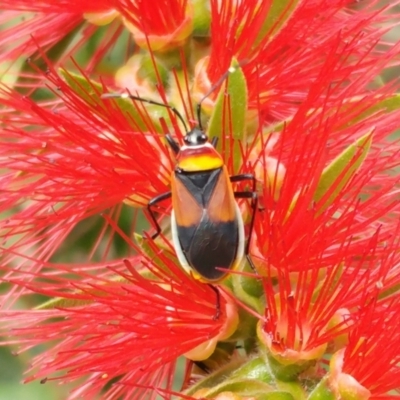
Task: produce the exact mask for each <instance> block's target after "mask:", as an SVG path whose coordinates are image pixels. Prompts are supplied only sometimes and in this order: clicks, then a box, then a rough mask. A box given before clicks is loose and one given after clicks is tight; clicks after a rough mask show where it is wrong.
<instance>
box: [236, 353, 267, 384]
mask: <svg viewBox="0 0 400 400" xmlns="http://www.w3.org/2000/svg"><path fill="white" fill-rule="evenodd" d="M229 379H255V380H257V381H260V382H265V383H269V384H273V383H274V382H275V378H274V376H273V375H272V374H271V370H270V369H269V367H268V365H267V364H266V363H265V362H264V360H263V359H262V358H261V357H257V358H253V359H252V360H250V361H248V362H247V363H246V364H243V365H242V366H241V367H240V368H238V369H237V370H236V371H235V372H234V373H233V374H232V375H231V376H230V377H229Z"/></svg>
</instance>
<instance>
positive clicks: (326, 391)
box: [307, 377, 337, 400]
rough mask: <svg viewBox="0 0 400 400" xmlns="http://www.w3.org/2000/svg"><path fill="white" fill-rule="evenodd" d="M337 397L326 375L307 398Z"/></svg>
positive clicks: (331, 399) (326, 399) (331, 398)
mask: <svg viewBox="0 0 400 400" xmlns="http://www.w3.org/2000/svg"><path fill="white" fill-rule="evenodd" d="M336 398H337V397H336V396H335V395H334V394H333V393H332V391H331V389H330V388H329V381H328V379H327V378H326V377H324V378H323V379H322V380H321V381H320V382H319V383H318V385H317V386H315V388H314V389H313V390H312V391H311V393H310V394H309V396H308V397H307V400H335V399H336Z"/></svg>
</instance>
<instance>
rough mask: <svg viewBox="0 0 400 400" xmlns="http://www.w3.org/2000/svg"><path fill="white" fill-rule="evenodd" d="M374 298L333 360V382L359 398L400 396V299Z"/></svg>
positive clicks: (338, 390)
mask: <svg viewBox="0 0 400 400" xmlns="http://www.w3.org/2000/svg"><path fill="white" fill-rule="evenodd" d="M370 300H371V301H370V303H369V304H367V305H366V306H365V309H363V310H361V313H360V314H361V315H360V317H359V320H358V321H357V327H356V328H355V329H353V330H352V331H351V332H350V334H349V342H348V344H347V346H346V347H345V348H344V349H342V350H340V351H339V352H338V353H337V354H335V355H334V356H333V358H332V360H331V363H330V364H331V374H330V375H331V376H330V379H329V385H330V387H331V388H332V391H333V392H334V393H336V394H338V395H340V394H341V393H347V394H351V395H353V396H354V395H356V396H357V398H359V399H364V398H365V399H367V398H368V399H392V398H398V396H399V389H400V388H399V383H398V382H399V379H400V367H399V357H400V354H399V351H398V348H399V344H400V334H399V323H400V320H399V317H398V314H399V311H400V308H399V307H400V304H399V298H398V296H396V297H394V298H390V299H386V300H385V301H380V302H376V301H373V300H372V299H370Z"/></svg>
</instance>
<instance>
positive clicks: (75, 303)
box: [35, 297, 93, 310]
mask: <svg viewBox="0 0 400 400" xmlns="http://www.w3.org/2000/svg"><path fill="white" fill-rule="evenodd" d="M91 303H93V300H89V299H83V298H82V299H77V298H66V297H55V298H54V299H50V300H48V301H46V302H44V303H43V304H40V305H39V306H37V307H35V310H52V309H54V308H74V307H81V306H84V305H86V304H91Z"/></svg>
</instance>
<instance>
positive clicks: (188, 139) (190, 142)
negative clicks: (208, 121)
mask: <svg viewBox="0 0 400 400" xmlns="http://www.w3.org/2000/svg"><path fill="white" fill-rule="evenodd" d="M183 141H184V142H185V144H186V145H187V146H199V145H202V144H204V143H207V142H208V136H207V135H206V134H205V133H204V131H203V130H202V129H200V128H198V127H197V128H193V129H192V130H191V131H189V132H188V133H187V134H186V136H185V138H184V139H183Z"/></svg>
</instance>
